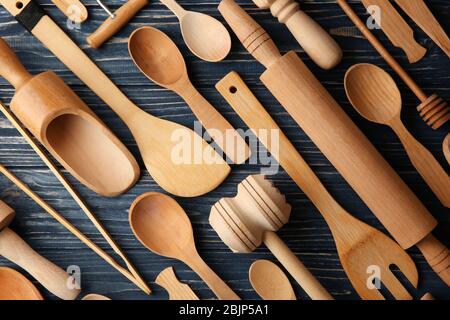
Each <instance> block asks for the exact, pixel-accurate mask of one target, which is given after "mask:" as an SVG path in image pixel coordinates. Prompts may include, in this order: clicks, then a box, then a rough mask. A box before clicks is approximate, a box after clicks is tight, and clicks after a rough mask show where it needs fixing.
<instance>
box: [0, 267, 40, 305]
mask: <svg viewBox="0 0 450 320" xmlns="http://www.w3.org/2000/svg"><path fill="white" fill-rule="evenodd" d="M0 300H44V298H42V295H41V294H40V293H39V291H38V289H37V288H36V287H35V286H34V284H33V283H31V281H30V280H28V279H27V278H25V277H24V276H23V275H22V274H21V273H19V272H17V271H16V270H14V269H11V268H6V267H1V268H0Z"/></svg>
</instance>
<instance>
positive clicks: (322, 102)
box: [219, 0, 450, 284]
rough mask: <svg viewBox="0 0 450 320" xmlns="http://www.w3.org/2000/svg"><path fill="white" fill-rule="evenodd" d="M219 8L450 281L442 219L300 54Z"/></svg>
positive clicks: (276, 91) (379, 204)
mask: <svg viewBox="0 0 450 320" xmlns="http://www.w3.org/2000/svg"><path fill="white" fill-rule="evenodd" d="M219 11H220V12H221V13H222V15H223V16H224V18H225V20H226V21H227V22H228V24H229V25H230V27H231V28H232V29H233V31H234V32H235V33H236V34H237V36H238V38H239V40H240V41H241V42H242V43H243V45H244V46H245V47H246V48H247V50H248V51H249V52H250V53H251V54H252V55H253V56H254V57H255V58H256V59H257V60H258V61H259V62H261V63H262V64H263V65H264V66H265V67H266V68H267V70H266V71H265V72H264V73H263V75H262V76H261V80H262V82H263V83H264V84H265V86H266V87H267V88H268V89H269V91H270V92H271V93H272V94H273V95H274V96H275V98H277V100H278V101H279V102H280V103H281V105H282V106H283V107H284V108H285V109H286V110H287V111H288V113H289V114H290V115H291V116H292V117H293V118H294V120H295V121H296V122H297V124H298V125H299V126H300V127H301V128H302V129H303V130H304V131H305V133H306V134H307V135H308V136H309V137H310V138H311V140H312V141H313V142H314V143H315V144H316V145H317V147H318V148H319V149H320V150H321V151H322V153H323V154H324V155H325V156H326V157H327V158H328V160H329V161H330V162H331V163H332V164H333V165H334V167H335V168H336V169H337V170H338V171H339V172H340V173H341V175H342V176H343V177H344V178H345V179H346V181H347V182H348V183H349V184H350V186H351V187H352V188H353V189H354V190H355V192H356V193H357V194H358V195H359V196H360V198H361V199H362V200H363V201H364V202H365V203H366V205H367V206H368V207H369V208H370V209H371V210H372V212H373V213H374V214H375V215H376V216H377V218H378V219H379V220H380V221H381V223H382V224H383V225H384V226H385V227H386V229H388V231H389V232H390V233H391V235H392V236H393V237H394V238H395V240H396V241H397V242H398V243H399V244H400V245H401V246H402V247H403V248H405V249H406V248H410V247H412V246H413V245H417V246H418V248H419V249H420V251H421V252H422V253H423V255H424V257H425V259H426V260H427V261H428V263H429V264H430V266H431V267H432V268H433V270H434V271H435V272H436V273H438V274H439V276H440V277H441V278H442V279H443V280H444V281H445V282H446V283H447V284H449V283H450V267H449V265H450V263H449V262H450V255H449V251H448V249H447V248H446V247H445V246H444V245H443V244H442V243H441V242H439V241H438V240H437V239H436V238H435V237H434V236H433V235H432V234H431V231H432V230H433V229H434V228H435V227H436V225H437V221H436V220H435V219H434V217H433V216H432V215H431V214H430V213H429V211H428V210H427V209H426V208H425V206H424V205H423V204H422V203H421V202H420V200H419V199H418V198H417V196H416V195H415V194H414V193H413V192H412V191H411V190H410V189H409V188H408V186H407V185H406V184H405V183H404V182H403V180H402V179H401V178H400V177H399V176H398V174H397V173H396V172H395V171H394V170H393V168H392V167H391V166H390V165H389V164H388V163H387V162H386V160H385V159H384V158H383V157H382V156H381V154H380V153H379V152H378V151H377V150H376V149H375V147H374V146H373V145H372V144H371V142H370V141H369V140H368V139H367V138H366V137H365V136H364V134H363V133H362V132H361V131H360V130H359V129H358V127H357V126H356V125H355V124H354V123H353V122H352V120H351V119H350V118H349V117H348V116H347V114H346V113H345V112H344V111H343V110H342V108H341V107H340V106H339V104H338V103H337V102H336V101H335V100H334V99H333V97H332V96H331V95H330V94H329V93H328V91H327V90H326V89H325V88H324V87H323V86H322V84H321V83H320V82H319V81H318V80H317V78H316V77H315V76H314V75H313V74H312V73H311V71H310V70H309V69H308V68H307V67H306V65H305V64H304V63H303V62H302V61H301V60H300V58H299V57H298V56H297V55H296V54H295V52H293V51H291V52H288V53H287V54H286V55H284V56H281V54H280V52H279V51H278V48H277V47H276V46H275V43H274V42H273V41H272V40H271V38H270V37H269V35H268V34H267V33H266V32H265V31H264V30H263V29H262V28H261V26H259V25H258V24H257V23H256V22H255V21H254V20H253V19H252V18H251V17H250V16H249V15H248V14H247V13H246V12H245V11H244V10H243V9H242V8H240V7H239V6H238V5H237V4H236V3H235V2H234V0H223V1H222V2H221V4H220V5H219Z"/></svg>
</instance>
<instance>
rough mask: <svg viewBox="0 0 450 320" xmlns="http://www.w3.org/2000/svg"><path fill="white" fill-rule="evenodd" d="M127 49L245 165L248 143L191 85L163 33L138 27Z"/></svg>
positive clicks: (168, 39) (231, 155)
mask: <svg viewBox="0 0 450 320" xmlns="http://www.w3.org/2000/svg"><path fill="white" fill-rule="evenodd" d="M128 49H129V51H130V55H131V58H132V59H133V61H134V63H135V64H136V65H137V67H138V68H139V69H140V70H141V72H142V73H144V74H145V76H147V78H149V79H150V80H152V81H153V82H155V83H157V84H158V85H160V86H162V87H164V88H167V89H169V90H172V91H174V92H175V93H177V94H178V95H180V96H181V97H182V98H183V99H184V100H185V101H186V103H187V104H188V105H189V107H190V108H191V110H192V112H193V113H194V114H195V116H196V117H197V118H198V119H199V120H200V122H201V123H202V124H203V126H204V127H205V129H206V130H207V131H208V133H209V134H210V136H211V137H212V138H213V139H214V141H215V142H216V143H217V144H218V145H219V147H220V148H221V149H222V150H223V151H224V152H225V154H226V155H227V156H228V157H229V158H230V159H231V160H232V161H233V162H234V163H242V162H245V160H246V159H247V158H248V156H249V150H248V146H247V144H246V143H245V140H244V139H243V138H242V137H241V136H239V134H238V133H237V132H236V131H235V130H234V128H233V127H232V126H231V124H230V123H229V122H228V121H227V120H226V119H225V118H224V117H223V116H222V115H221V114H220V113H219V112H218V111H217V110H216V109H215V108H214V107H213V106H212V105H211V104H210V103H209V102H208V101H206V99H205V98H204V97H203V96H202V95H201V94H200V93H199V92H198V91H197V89H195V87H194V86H193V85H192V83H191V81H190V80H189V77H188V74H187V69H186V64H185V62H184V59H183V56H182V54H181V52H180V51H179V50H178V48H177V46H176V45H175V43H174V42H173V41H172V40H171V39H170V38H169V37H168V36H167V35H166V34H165V33H164V32H162V31H160V30H158V29H155V28H152V27H142V28H139V29H137V30H135V31H134V32H133V33H132V34H131V36H130V39H129V42H128Z"/></svg>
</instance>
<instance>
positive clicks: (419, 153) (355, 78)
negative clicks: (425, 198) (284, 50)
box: [344, 64, 450, 208]
mask: <svg viewBox="0 0 450 320" xmlns="http://www.w3.org/2000/svg"><path fill="white" fill-rule="evenodd" d="M344 82H345V90H346V92H347V96H348V99H349V101H350V102H351V104H352V105H353V107H354V108H355V109H356V110H357V111H358V112H359V113H360V114H361V115H362V116H363V117H365V118H366V119H367V120H369V121H373V122H376V123H380V124H385V125H388V126H390V127H391V128H392V129H393V130H394V131H395V133H396V134H397V136H398V137H399V138H400V140H401V142H402V144H403V146H404V147H405V150H406V152H407V153H408V156H409V158H410V160H411V162H412V164H413V165H414V167H415V168H416V169H417V171H418V172H419V173H420V175H421V176H422V178H423V179H424V180H425V181H426V182H427V184H428V185H429V186H430V188H431V189H432V190H433V192H434V193H435V194H436V196H437V197H438V198H439V200H440V201H441V203H442V204H443V205H444V206H446V207H447V208H449V207H450V192H449V190H450V177H449V176H448V174H447V173H446V172H445V170H444V169H443V168H442V167H441V165H440V164H439V162H438V161H437V160H436V159H435V158H434V157H433V155H432V154H431V153H430V152H429V151H428V150H427V149H426V148H425V147H424V146H423V145H422V144H420V143H419V142H418V141H417V140H416V139H415V138H414V137H413V136H412V135H411V134H410V133H409V131H408V130H407V129H406V128H405V126H404V125H403V123H402V120H401V118H400V113H401V108H402V98H401V94H400V91H399V90H398V88H397V85H396V84H395V82H394V80H393V79H392V78H391V76H390V75H389V74H388V73H387V72H385V71H384V70H383V69H381V68H379V67H377V66H375V65H371V64H357V65H355V66H353V67H351V68H350V69H349V70H348V71H347V73H346V75H345V81H344Z"/></svg>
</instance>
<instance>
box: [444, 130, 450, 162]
mask: <svg viewBox="0 0 450 320" xmlns="http://www.w3.org/2000/svg"><path fill="white" fill-rule="evenodd" d="M442 149H443V150H444V156H445V159H447V162H448V163H449V164H450V133H449V134H447V136H446V137H445V139H444V143H443V145H442Z"/></svg>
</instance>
